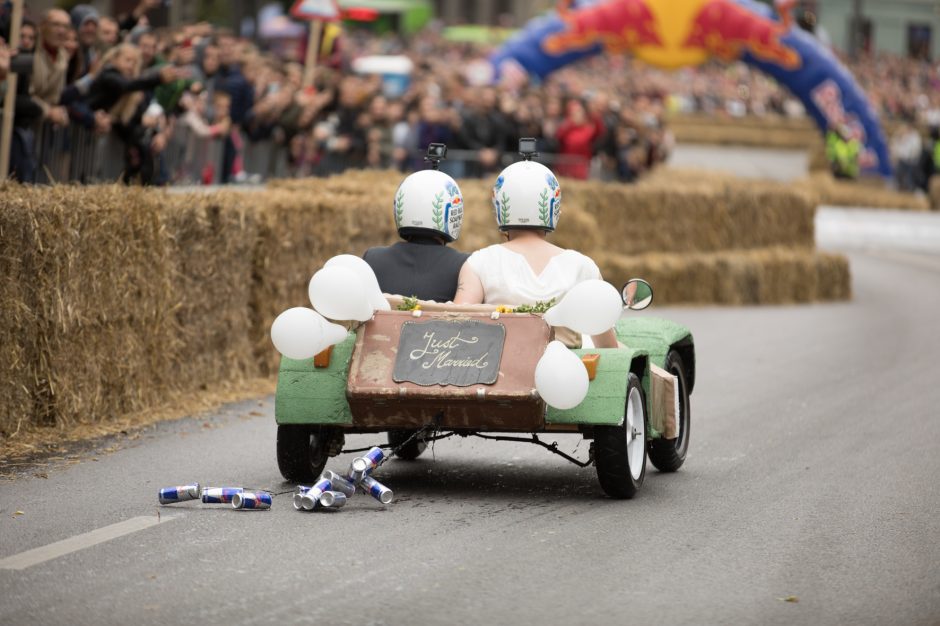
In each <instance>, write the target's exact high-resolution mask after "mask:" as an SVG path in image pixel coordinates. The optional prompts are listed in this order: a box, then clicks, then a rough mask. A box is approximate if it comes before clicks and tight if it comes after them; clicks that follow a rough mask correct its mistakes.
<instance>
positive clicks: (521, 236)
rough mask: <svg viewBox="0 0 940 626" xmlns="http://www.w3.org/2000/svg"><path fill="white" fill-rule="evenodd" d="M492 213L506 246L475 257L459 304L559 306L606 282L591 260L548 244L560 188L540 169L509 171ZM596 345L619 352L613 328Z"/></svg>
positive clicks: (461, 282) (530, 165)
mask: <svg viewBox="0 0 940 626" xmlns="http://www.w3.org/2000/svg"><path fill="white" fill-rule="evenodd" d="M493 208H494V209H495V212H496V223H497V225H498V226H499V229H500V230H501V231H502V232H503V234H504V235H505V236H506V239H507V241H506V242H504V243H501V244H496V245H492V246H489V247H487V248H483V249H482V250H477V251H476V252H474V253H473V254H471V255H470V258H469V259H468V260H467V262H466V263H464V265H463V267H462V268H461V270H460V278H459V279H458V283H457V294H456V295H455V296H454V302H455V303H456V304H480V303H485V304H506V305H510V306H519V305H521V304H529V305H532V304H535V303H536V302H547V301H549V300H551V299H552V298H555V301H556V302H557V301H560V300H561V299H562V297H564V295H565V294H566V293H568V290H569V289H571V288H572V287H574V286H575V285H576V284H578V283H579V282H581V281H584V280H589V279H592V278H596V279H599V278H601V272H600V270H599V269H598V268H597V265H596V264H595V263H594V261H592V260H591V259H590V258H589V257H587V256H585V255H583V254H581V253H580V252H578V251H576V250H565V249H563V248H559V247H558V246H556V245H553V244H551V243H549V242H548V241H546V240H545V237H546V236H547V235H548V233H550V232H552V231H553V230H555V227H556V226H557V224H558V217H559V214H560V212H561V187H560V186H559V184H558V179H557V178H555V175H554V174H552V171H551V170H550V169H548V168H547V167H545V166H544V165H542V164H541V163H536V162H534V161H520V162H518V163H513V164H512V165H510V166H509V167H507V168H506V169H504V170H503V171H502V173H501V174H500V175H499V178H497V179H496V185H495V186H494V187H493ZM592 340H593V341H594V345H595V346H596V347H598V348H616V347H617V336H616V335H615V334H614V330H613V329H612V328H611V329H608V330H607V331H606V332H604V333H601V334H600V335H595V336H593V337H592Z"/></svg>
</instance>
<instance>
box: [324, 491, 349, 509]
mask: <svg viewBox="0 0 940 626" xmlns="http://www.w3.org/2000/svg"><path fill="white" fill-rule="evenodd" d="M346 499H347V498H346V494H345V493H343V492H341V491H324V492H323V493H321V494H320V506H321V507H322V508H324V509H341V508H343V507H344V506H346Z"/></svg>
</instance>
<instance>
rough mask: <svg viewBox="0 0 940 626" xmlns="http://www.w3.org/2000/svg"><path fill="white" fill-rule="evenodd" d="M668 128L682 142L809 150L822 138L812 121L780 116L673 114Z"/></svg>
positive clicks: (668, 121) (818, 143) (668, 122)
mask: <svg viewBox="0 0 940 626" xmlns="http://www.w3.org/2000/svg"><path fill="white" fill-rule="evenodd" d="M667 126H668V127H669V129H670V130H671V131H672V133H673V134H674V135H675V137H676V140H677V141H679V142H680V143H698V144H710V145H735V146H753V147H757V148H801V149H802V148H806V147H807V146H815V145H820V144H821V143H822V139H821V137H820V134H819V130H818V129H817V128H816V125H815V124H813V122H812V120H810V119H809V118H805V117H801V118H786V117H780V116H767V117H745V118H730V117H729V118H721V117H716V116H714V115H703V114H682V113H680V114H674V115H670V116H669V119H668V120H667Z"/></svg>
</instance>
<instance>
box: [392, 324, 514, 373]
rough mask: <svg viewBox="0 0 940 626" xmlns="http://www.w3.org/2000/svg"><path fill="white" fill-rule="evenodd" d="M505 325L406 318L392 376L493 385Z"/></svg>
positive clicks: (504, 333)
mask: <svg viewBox="0 0 940 626" xmlns="http://www.w3.org/2000/svg"><path fill="white" fill-rule="evenodd" d="M505 339H506V328H505V327H504V326H503V325H502V324H487V323H485V322H477V321H473V320H462V321H442V320H434V321H429V322H405V323H404V324H402V327H401V336H400V338H399V340H398V354H397V356H396V357H395V369H394V370H393V371H392V380H394V381H395V382H396V383H400V382H405V381H407V382H410V383H415V384H417V385H425V386H427V385H456V386H457V387H468V386H470V385H492V384H493V383H495V382H496V377H497V376H499V361H500V359H501V358H502V354H503V342H504V341H505Z"/></svg>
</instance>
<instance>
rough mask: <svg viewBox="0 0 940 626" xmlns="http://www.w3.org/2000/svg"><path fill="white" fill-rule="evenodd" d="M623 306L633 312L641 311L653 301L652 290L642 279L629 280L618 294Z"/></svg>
mask: <svg viewBox="0 0 940 626" xmlns="http://www.w3.org/2000/svg"><path fill="white" fill-rule="evenodd" d="M620 297H621V298H623V304H624V306H625V307H627V308H628V309H631V310H633V311H641V310H643V309H645V308H646V307H648V306H649V305H650V303H651V302H652V301H653V288H652V287H651V286H650V284H649V283H648V282H646V281H645V280H643V279H642V278H631V279H630V280H628V281H627V282H626V284H625V285H624V286H623V290H622V291H621V292H620Z"/></svg>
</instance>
